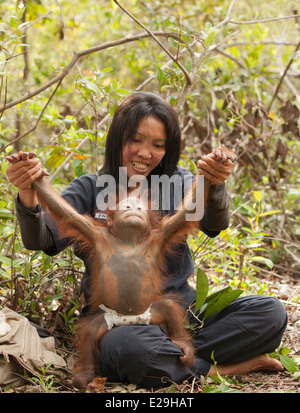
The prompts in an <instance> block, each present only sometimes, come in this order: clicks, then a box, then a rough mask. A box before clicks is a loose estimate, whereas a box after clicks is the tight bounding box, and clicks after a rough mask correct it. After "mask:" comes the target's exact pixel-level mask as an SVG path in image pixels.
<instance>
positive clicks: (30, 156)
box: [6, 151, 49, 208]
mask: <svg viewBox="0 0 300 413" xmlns="http://www.w3.org/2000/svg"><path fill="white" fill-rule="evenodd" d="M6 159H7V160H8V161H9V162H10V163H11V165H9V166H8V168H7V169H6V174H7V177H8V179H9V181H10V182H11V183H12V184H13V185H14V186H16V187H17V188H19V199H20V201H21V202H22V204H23V205H25V206H26V207H29V208H30V207H34V206H36V205H37V204H38V198H37V195H36V192H35V190H34V189H33V187H32V183H33V182H35V181H36V180H38V179H40V178H41V177H42V176H44V175H45V176H49V174H48V173H47V172H46V171H45V170H43V169H42V168H41V163H40V161H39V159H38V158H36V154H35V153H34V152H23V151H20V152H19V153H18V154H13V155H10V156H7V157H6Z"/></svg>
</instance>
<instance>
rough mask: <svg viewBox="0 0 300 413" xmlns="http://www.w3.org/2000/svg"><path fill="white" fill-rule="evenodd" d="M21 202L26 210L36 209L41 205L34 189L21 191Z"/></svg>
mask: <svg viewBox="0 0 300 413" xmlns="http://www.w3.org/2000/svg"><path fill="white" fill-rule="evenodd" d="M19 200H20V202H21V203H22V204H23V205H24V206H25V207H26V208H34V207H36V206H37V205H38V203H39V200H38V197H37V194H36V192H35V190H34V189H33V188H30V189H19Z"/></svg>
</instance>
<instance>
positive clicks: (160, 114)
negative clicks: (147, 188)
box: [101, 92, 181, 183]
mask: <svg viewBox="0 0 300 413" xmlns="http://www.w3.org/2000/svg"><path fill="white" fill-rule="evenodd" d="M180 139H181V130H180V126H179V122H178V116H177V114H176V112H175V111H174V109H173V107H172V106H171V105H170V104H169V103H168V102H167V101H165V100H164V99H162V98H161V97H160V96H158V95H155V94H153V93H144V92H139V93H134V94H133V95H131V96H129V97H128V98H126V99H125V100H124V101H123V102H122V104H121V105H120V106H119V107H118V109H117V110H116V112H115V113H114V116H113V119H112V122H111V125H110V128H109V131H108V134H107V140H106V148H105V159H104V165H103V168H102V169H101V174H110V175H112V176H113V177H114V178H115V180H116V182H117V183H119V168H120V167H122V166H124V167H127V168H128V177H131V176H132V175H134V174H140V175H144V176H145V177H150V175H152V174H153V175H159V176H160V175H163V174H166V175H168V176H171V175H172V174H173V172H174V170H175V168H176V165H177V163H178V161H179V156H180Z"/></svg>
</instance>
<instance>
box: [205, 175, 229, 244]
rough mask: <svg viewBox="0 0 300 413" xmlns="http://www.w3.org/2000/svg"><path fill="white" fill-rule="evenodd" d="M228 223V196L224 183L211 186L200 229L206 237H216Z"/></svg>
mask: <svg viewBox="0 0 300 413" xmlns="http://www.w3.org/2000/svg"><path fill="white" fill-rule="evenodd" d="M229 221H230V196H229V193H228V191H227V189H226V186H225V182H224V183H223V184H221V185H211V186H210V189H209V194H208V199H207V202H206V206H205V209H204V215H203V218H202V219H201V221H200V229H201V230H202V231H203V232H204V233H205V234H206V235H208V236H210V237H216V236H217V235H218V234H219V233H220V231H222V230H224V229H226V228H228V226H229Z"/></svg>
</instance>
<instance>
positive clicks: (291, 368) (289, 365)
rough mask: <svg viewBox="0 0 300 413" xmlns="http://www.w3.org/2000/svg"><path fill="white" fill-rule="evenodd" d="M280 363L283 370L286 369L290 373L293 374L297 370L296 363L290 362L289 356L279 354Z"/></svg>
mask: <svg viewBox="0 0 300 413" xmlns="http://www.w3.org/2000/svg"><path fill="white" fill-rule="evenodd" d="M279 359H280V363H281V364H282V365H283V367H284V368H285V369H287V371H288V372H290V373H295V372H296V371H297V370H298V365H297V363H296V362H295V361H294V360H292V359H291V358H290V357H289V356H286V355H284V354H279Z"/></svg>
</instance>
